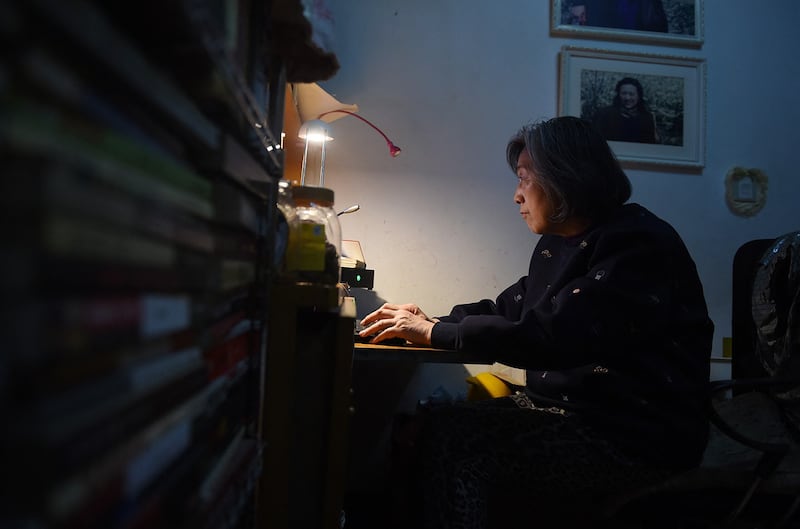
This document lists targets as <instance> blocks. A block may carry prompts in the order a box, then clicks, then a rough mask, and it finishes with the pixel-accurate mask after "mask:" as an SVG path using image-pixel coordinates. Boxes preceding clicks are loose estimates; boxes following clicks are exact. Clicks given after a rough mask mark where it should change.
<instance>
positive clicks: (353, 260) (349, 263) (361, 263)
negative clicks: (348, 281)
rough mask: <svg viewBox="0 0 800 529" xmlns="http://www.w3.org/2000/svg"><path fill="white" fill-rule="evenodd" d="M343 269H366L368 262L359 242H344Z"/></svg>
mask: <svg viewBox="0 0 800 529" xmlns="http://www.w3.org/2000/svg"><path fill="white" fill-rule="evenodd" d="M341 263H342V264H341V266H342V268H366V267H367V260H366V259H365V258H364V252H362V251H361V244H360V243H359V242H358V241H351V240H346V239H343V240H342V258H341Z"/></svg>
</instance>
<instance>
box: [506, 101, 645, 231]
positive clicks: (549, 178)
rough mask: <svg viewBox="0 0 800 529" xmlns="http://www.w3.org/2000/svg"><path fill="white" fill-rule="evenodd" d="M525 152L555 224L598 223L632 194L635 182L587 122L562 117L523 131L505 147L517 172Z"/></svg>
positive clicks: (527, 127) (507, 157)
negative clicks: (574, 220) (578, 220)
mask: <svg viewBox="0 0 800 529" xmlns="http://www.w3.org/2000/svg"><path fill="white" fill-rule="evenodd" d="M523 149H524V150H526V151H527V152H528V155H529V156H530V157H531V160H532V162H533V167H532V169H533V172H534V178H535V182H536V183H537V184H539V185H540V186H541V187H542V190H543V192H544V194H545V197H546V198H547V201H548V202H549V203H550V204H551V205H552V211H553V214H552V216H551V218H550V219H549V220H550V221H551V222H559V223H560V222H564V221H565V220H567V219H568V218H572V217H577V218H584V219H588V220H592V221H594V220H598V219H600V218H602V217H604V216H605V215H607V214H608V213H610V212H611V211H613V210H615V209H616V208H618V207H619V206H621V205H622V204H624V203H625V202H626V201H627V200H628V199H629V198H630V196H631V183H630V180H628V176H627V175H626V174H625V172H624V171H623V170H622V168H621V167H620V165H619V162H618V161H617V158H616V156H614V153H613V152H612V151H611V148H610V147H609V146H608V142H606V140H605V139H604V138H603V136H602V135H600V133H599V132H597V131H596V130H595V129H594V128H593V127H592V125H591V123H589V122H588V121H586V120H584V119H580V118H577V117H573V116H562V117H558V118H553V119H549V120H545V121H539V122H536V123H532V124H529V125H525V126H524V127H522V128H521V129H520V130H519V131H518V132H517V133H516V134H515V135H514V136H512V138H511V139H510V140H509V142H508V146H507V147H506V159H507V161H508V164H509V165H510V166H511V170H512V171H514V173H516V172H517V162H518V160H519V155H520V154H521V153H522V151H523Z"/></svg>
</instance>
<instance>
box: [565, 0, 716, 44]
mask: <svg viewBox="0 0 800 529" xmlns="http://www.w3.org/2000/svg"><path fill="white" fill-rule="evenodd" d="M617 1H618V0H552V3H551V6H550V34H551V35H552V36H557V37H570V38H591V39H601V40H614V41H623V42H637V43H640V44H660V45H667V46H683V47H690V48H699V47H701V46H702V45H703V27H704V26H703V16H704V13H703V11H704V6H703V2H704V0H643V1H642V2H639V6H640V11H639V12H638V13H633V12H630V11H627V12H624V13H623V12H622V11H616V10H615V6H616V5H617ZM645 13H646V14H645ZM593 14H594V16H593ZM632 26H635V28H633V27H632Z"/></svg>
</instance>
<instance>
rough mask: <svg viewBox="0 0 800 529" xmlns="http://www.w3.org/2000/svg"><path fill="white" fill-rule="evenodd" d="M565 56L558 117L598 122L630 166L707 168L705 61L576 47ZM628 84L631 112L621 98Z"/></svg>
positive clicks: (563, 52)
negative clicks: (634, 94)
mask: <svg viewBox="0 0 800 529" xmlns="http://www.w3.org/2000/svg"><path fill="white" fill-rule="evenodd" d="M559 55H560V57H559V74H558V83H559V90H558V94H559V95H558V98H559V101H558V113H559V115H561V116H578V117H581V118H584V119H587V120H589V121H592V122H593V123H594V124H595V126H596V127H597V128H598V130H600V132H601V133H602V134H603V135H604V137H605V138H606V139H607V140H608V142H609V145H610V146H611V148H612V150H613V151H614V153H615V154H616V156H617V158H618V159H619V160H620V161H621V162H623V164H625V165H651V166H665V167H683V168H688V169H699V168H702V167H704V165H705V122H706V108H705V79H706V62H705V60H704V59H698V58H692V57H677V56H671V55H657V54H646V53H627V52H618V51H608V50H598V49H591V48H580V47H573V46H564V47H562V49H561V52H560V54H559ZM629 82H630V83H631V84H635V85H638V94H637V95H638V103H640V104H639V105H638V106H637V107H636V109H633V110H631V109H628V110H626V109H623V108H621V107H622V104H621V101H620V97H619V96H620V93H621V91H622V92H624V91H625V90H626V89H630V88H631V86H630V84H627V83H629ZM634 92H635V91H634ZM617 114H619V115H617ZM635 125H638V127H639V129H641V130H638V129H636V127H635ZM645 127H647V129H648V130H644V129H645Z"/></svg>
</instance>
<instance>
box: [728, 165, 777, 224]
mask: <svg viewBox="0 0 800 529" xmlns="http://www.w3.org/2000/svg"><path fill="white" fill-rule="evenodd" d="M725 202H726V203H727V204H728V208H729V209H730V210H731V211H732V212H733V214H734V215H738V216H740V217H752V216H753V215H755V214H756V213H758V212H759V211H761V210H762V209H763V208H764V205H765V204H766V202H767V175H766V174H764V172H763V171H761V170H760V169H746V168H744V167H733V168H731V170H730V171H728V174H727V175H725Z"/></svg>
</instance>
